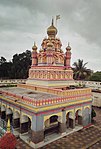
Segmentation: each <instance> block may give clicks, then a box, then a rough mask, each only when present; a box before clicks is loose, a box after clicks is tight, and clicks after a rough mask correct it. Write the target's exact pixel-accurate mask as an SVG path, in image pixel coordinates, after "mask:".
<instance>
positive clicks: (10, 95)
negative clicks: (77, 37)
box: [0, 19, 92, 148]
mask: <svg viewBox="0 0 101 149" xmlns="http://www.w3.org/2000/svg"><path fill="white" fill-rule="evenodd" d="M57 32H58V30H57V28H56V27H55V26H54V22H53V19H52V23H51V26H50V27H49V28H48V29H47V35H48V36H47V37H46V38H44V39H43V41H42V44H41V46H42V48H41V49H40V50H39V51H38V48H37V46H36V44H35V43H34V45H33V47H32V65H31V68H30V69H29V77H28V79H27V81H26V84H18V86H17V87H8V88H1V89H0V107H1V109H0V115H1V119H3V120H7V119H8V118H9V119H10V123H11V124H12V126H13V128H14V130H16V131H18V132H19V136H20V137H23V136H24V135H27V136H28V139H29V140H27V141H26V142H27V143H29V144H30V145H31V146H33V147H35V148H38V147H40V146H43V145H44V144H45V143H46V142H48V141H52V139H49V140H48V138H52V137H50V136H52V135H53V134H56V137H55V139H58V138H59V137H63V136H65V135H68V134H69V133H70V132H74V131H77V130H78V128H79V129H83V128H85V127H88V126H89V125H91V110H92V108H91V106H92V98H91V89H89V88H85V87H80V86H77V85H76V84H75V82H74V80H73V70H72V68H71V47H70V45H69V43H68V45H67V47H66V49H64V50H62V42H61V40H60V39H59V38H57ZM64 51H65V52H64Z"/></svg>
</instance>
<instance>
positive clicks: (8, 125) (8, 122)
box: [7, 118, 11, 132]
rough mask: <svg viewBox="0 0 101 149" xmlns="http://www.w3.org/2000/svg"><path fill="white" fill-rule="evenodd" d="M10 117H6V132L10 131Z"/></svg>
mask: <svg viewBox="0 0 101 149" xmlns="http://www.w3.org/2000/svg"><path fill="white" fill-rule="evenodd" d="M10 128H11V127H10V119H9V118H8V121H7V132H10V131H11V129H10Z"/></svg>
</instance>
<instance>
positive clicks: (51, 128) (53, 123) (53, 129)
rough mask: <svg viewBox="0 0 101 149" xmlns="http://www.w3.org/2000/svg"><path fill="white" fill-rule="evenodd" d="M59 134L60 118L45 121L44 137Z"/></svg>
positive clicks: (55, 116)
mask: <svg viewBox="0 0 101 149" xmlns="http://www.w3.org/2000/svg"><path fill="white" fill-rule="evenodd" d="M58 132H59V122H58V116H57V115H54V116H51V117H50V118H49V119H47V120H46V121H45V131H44V135H45V136H47V135H51V134H53V133H58Z"/></svg>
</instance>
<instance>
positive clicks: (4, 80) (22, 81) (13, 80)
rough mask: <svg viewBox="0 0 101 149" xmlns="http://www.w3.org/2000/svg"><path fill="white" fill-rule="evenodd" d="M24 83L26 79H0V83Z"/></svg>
mask: <svg viewBox="0 0 101 149" xmlns="http://www.w3.org/2000/svg"><path fill="white" fill-rule="evenodd" d="M19 83H26V79H0V85H1V84H2V85H3V84H19Z"/></svg>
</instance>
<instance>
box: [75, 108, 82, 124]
mask: <svg viewBox="0 0 101 149" xmlns="http://www.w3.org/2000/svg"><path fill="white" fill-rule="evenodd" d="M75 125H76V126H77V125H82V111H81V110H80V109H78V110H77V111H76V113H75Z"/></svg>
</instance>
